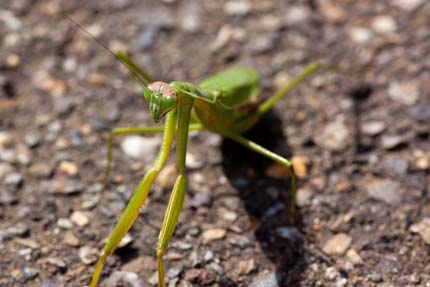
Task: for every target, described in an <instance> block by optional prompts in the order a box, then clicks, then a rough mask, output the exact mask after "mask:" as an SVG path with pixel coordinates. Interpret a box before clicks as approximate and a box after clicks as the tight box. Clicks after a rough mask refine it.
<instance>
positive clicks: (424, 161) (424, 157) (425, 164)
mask: <svg viewBox="0 0 430 287" xmlns="http://www.w3.org/2000/svg"><path fill="white" fill-rule="evenodd" d="M414 157H415V166H416V167H417V168H419V169H422V170H426V169H428V168H429V167H430V155H429V154H428V152H427V151H423V150H417V151H414Z"/></svg>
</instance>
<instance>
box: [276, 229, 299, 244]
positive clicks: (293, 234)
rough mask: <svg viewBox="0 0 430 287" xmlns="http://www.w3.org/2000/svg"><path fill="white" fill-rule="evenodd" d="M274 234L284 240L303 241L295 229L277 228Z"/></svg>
mask: <svg viewBox="0 0 430 287" xmlns="http://www.w3.org/2000/svg"><path fill="white" fill-rule="evenodd" d="M276 232H277V233H278V234H279V236H281V237H282V238H284V239H289V240H293V241H295V240H303V239H305V236H304V235H303V233H301V232H300V230H298V229H297V228H296V227H278V228H277V229H276Z"/></svg>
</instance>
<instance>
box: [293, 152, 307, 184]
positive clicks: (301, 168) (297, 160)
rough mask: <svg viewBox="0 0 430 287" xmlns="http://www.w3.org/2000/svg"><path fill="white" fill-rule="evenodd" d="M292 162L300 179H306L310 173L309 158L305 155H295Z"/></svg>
mask: <svg viewBox="0 0 430 287" xmlns="http://www.w3.org/2000/svg"><path fill="white" fill-rule="evenodd" d="M291 163H292V164H293V167H294V172H295V173H296V176H297V177H298V178H300V179H304V178H305V177H306V176H307V174H308V169H307V167H306V166H307V163H308V159H307V158H306V157H303V156H293V157H292V158H291Z"/></svg>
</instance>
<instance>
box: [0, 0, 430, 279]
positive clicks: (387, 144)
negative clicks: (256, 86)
mask: <svg viewBox="0 0 430 287" xmlns="http://www.w3.org/2000/svg"><path fill="white" fill-rule="evenodd" d="M65 15H67V16H70V17H72V18H73V19H74V20H75V21H77V22H78V23H79V24H80V25H82V26H83V27H85V29H87V30H88V31H89V32H90V33H91V34H92V35H93V36H94V37H97V38H98V39H99V40H100V41H101V42H103V43H104V44H105V45H106V46H107V47H109V49H111V50H113V51H116V50H123V51H125V52H127V53H128V54H129V55H130V56H131V58H132V59H133V60H134V61H135V62H136V63H138V64H139V66H141V67H142V68H143V69H145V71H147V72H148V73H149V74H151V75H153V77H154V78H156V79H160V80H164V81H167V82H169V81H172V80H176V81H189V82H192V83H195V84H197V83H198V82H199V81H201V80H202V79H204V78H206V77H208V76H210V75H212V74H214V73H215V72H217V71H221V70H223V69H225V68H227V67H230V66H234V65H247V66H252V67H255V68H257V69H258V70H259V71H260V72H261V75H262V86H263V91H262V97H268V96H269V95H271V93H273V92H275V91H276V89H278V88H280V87H282V86H284V85H286V83H288V82H289V81H290V80H291V79H293V78H294V76H295V75H297V74H298V73H299V72H300V71H302V70H303V69H304V67H305V66H306V65H308V64H310V63H313V62H317V61H318V62H325V63H330V64H334V65H337V66H339V67H342V69H343V70H344V71H345V72H342V73H339V72H338V73H336V72H334V71H322V72H319V73H318V74H316V75H315V76H313V77H312V78H310V79H308V80H306V81H305V83H304V84H302V85H300V87H298V88H297V89H295V90H294V91H293V92H291V94H290V95H288V96H287V97H285V98H284V99H283V100H282V101H281V102H280V103H279V104H278V105H277V106H276V107H275V108H274V110H273V111H272V112H271V113H269V114H268V115H267V116H265V117H264V118H262V119H261V122H260V123H259V125H258V126H257V127H256V128H255V129H254V130H253V131H252V132H251V133H250V134H249V135H247V136H249V137H251V138H252V139H253V140H255V141H257V142H259V143H261V144H263V145H265V146H267V147H269V148H270V149H272V150H274V151H276V152H278V153H280V154H282V155H284V156H287V157H289V158H292V160H293V162H294V165H295V168H296V170H297V172H298V175H299V177H300V181H299V191H298V196H297V201H298V205H299V221H298V222H297V224H293V222H292V220H291V218H290V215H289V212H288V206H289V200H290V199H289V184H288V182H289V180H288V173H287V172H286V171H285V170H284V169H282V168H280V167H279V166H278V165H276V164H273V163H272V162H269V161H266V160H264V159H263V158H261V157H259V156H257V155H253V154H252V153H249V152H248V151H246V150H244V149H242V148H240V147H238V146H236V145H234V144H232V143H231V142H228V141H226V140H223V139H222V138H220V137H219V136H218V135H214V134H211V133H209V132H204V131H203V132H199V133H194V132H193V133H191V134H190V142H189V146H188V151H189V153H188V157H187V166H188V170H189V172H188V179H189V180H188V191H187V196H186V200H185V203H184V208H183V212H182V215H181V218H180V222H179V224H178V227H177V229H176V232H175V235H174V238H173V240H172V243H171V247H170V248H169V251H168V254H167V255H166V264H167V266H166V268H167V279H168V281H169V286H170V287H173V286H182V287H184V286H253V287H257V286H266V287H276V286H337V287H342V286H379V287H382V286H430V275H429V274H430V265H429V264H428V263H429V262H430V248H429V244H430V199H429V193H428V192H429V149H430V147H429V122H430V93H429V91H430V81H429V74H430V60H429V59H430V57H429V54H430V44H429V43H430V23H429V22H430V19H429V18H430V16H429V15H430V2H429V1H425V0H392V1H388V0H384V1H366V0H365V1H351V0H339V1H335V0H309V1H266V0H260V1H256V0H255V1H254V0H252V1H251V0H248V1H246V0H240V1H208V0H204V1H198V0H164V1H133V0H110V1H34V0H33V1H32V0H14V1H12V0H10V1H8V0H2V1H1V2H0V270H2V271H1V272H0V285H1V286H43V287H48V286H49V287H51V286H84V285H87V284H89V280H90V277H91V274H92V271H93V268H94V263H95V260H96V259H97V256H98V253H99V251H100V249H101V248H102V246H103V242H105V240H106V238H107V236H108V235H109V233H110V231H111V230H112V228H113V226H114V224H115V222H116V220H117V218H118V217H119V214H120V213H121V211H122V209H123V208H124V206H125V204H126V203H127V201H128V198H129V197H130V195H131V194H132V192H133V191H134V188H135V187H136V185H137V183H138V181H139V179H140V178H141V176H142V175H143V173H144V171H145V170H146V169H147V168H148V167H149V166H150V163H151V162H152V160H153V159H154V158H155V155H156V152H157V149H158V147H159V144H160V141H161V138H160V136H158V135H154V136H146V137H140V136H127V137H121V138H118V139H117V140H116V143H115V149H114V162H113V163H114V164H113V171H112V175H111V177H110V179H108V180H106V179H104V178H103V172H104V168H105V165H106V158H105V155H106V146H107V137H108V135H109V132H110V131H111V130H112V129H113V128H115V127H131V126H149V125H154V123H153V122H152V120H151V117H150V115H149V113H148V105H147V103H146V102H145V101H144V98H143V96H142V88H141V87H140V86H139V84H138V83H137V82H136V81H135V80H134V79H133V77H132V76H131V75H130V73H129V72H128V71H127V70H126V69H125V68H124V67H123V66H122V65H121V64H120V63H119V62H118V60H116V59H115V58H114V57H113V56H112V55H111V54H110V53H109V52H107V51H106V50H105V49H103V47H101V45H99V44H98V43H97V42H96V41H95V40H94V39H92V38H90V37H88V35H86V34H85V33H84V32H83V31H82V30H80V29H79V28H77V27H76V26H75V25H74V24H73V23H72V22H71V21H69V20H68V19H67V18H66V17H65ZM173 170H174V167H173V164H172V161H170V162H169V164H168V166H167V167H166V169H165V171H164V172H163V173H162V174H161V177H160V179H159V180H158V181H157V183H156V184H155V185H154V188H153V190H152V192H151V194H150V199H149V201H148V204H147V205H146V207H145V208H144V209H143V210H142V215H141V216H140V217H139V219H138V220H137V221H136V223H135V225H134V227H133V228H132V230H131V232H130V234H129V235H128V236H127V237H126V240H125V241H124V242H123V244H122V245H121V247H120V248H119V249H118V250H117V252H116V253H115V254H114V255H113V256H111V257H110V258H109V259H108V260H107V263H106V266H105V269H104V273H103V274H104V277H103V284H104V285H102V286H156V285H157V278H156V262H155V258H156V257H155V246H156V242H157V238H158V231H159V229H160V227H161V223H162V218H163V215H164V210H165V207H166V204H167V200H168V196H169V193H170V188H171V186H172V182H171V178H172V177H174V176H173V173H174V171H173Z"/></svg>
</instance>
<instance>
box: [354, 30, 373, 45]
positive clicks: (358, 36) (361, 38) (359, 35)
mask: <svg viewBox="0 0 430 287" xmlns="http://www.w3.org/2000/svg"><path fill="white" fill-rule="evenodd" d="M372 36H373V35H372V32H371V31H370V30H368V29H366V28H362V27H353V28H351V29H350V30H349V37H350V38H351V40H352V41H353V42H355V43H357V44H364V43H367V42H369V40H370V39H371V38H372Z"/></svg>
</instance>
